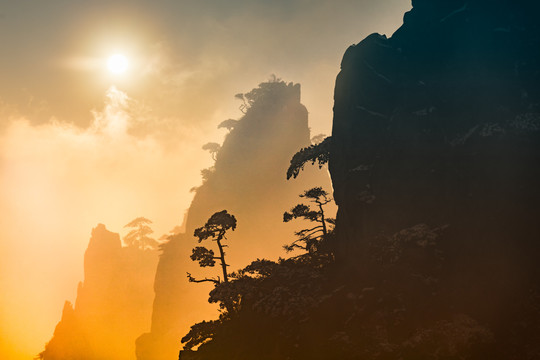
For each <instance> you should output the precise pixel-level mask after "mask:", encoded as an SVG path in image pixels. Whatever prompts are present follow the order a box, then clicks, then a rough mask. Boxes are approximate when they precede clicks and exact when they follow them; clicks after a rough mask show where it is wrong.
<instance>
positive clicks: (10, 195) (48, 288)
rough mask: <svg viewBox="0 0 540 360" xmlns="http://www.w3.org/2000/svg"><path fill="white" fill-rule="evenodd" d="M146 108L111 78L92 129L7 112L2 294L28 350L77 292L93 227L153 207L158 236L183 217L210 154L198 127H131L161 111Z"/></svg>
mask: <svg viewBox="0 0 540 360" xmlns="http://www.w3.org/2000/svg"><path fill="white" fill-rule="evenodd" d="M138 109H139V105H138V103H137V101H135V100H134V99H132V98H130V97H129V96H127V94H125V93H123V92H122V91H120V90H118V89H116V88H111V89H109V90H108V92H107V94H106V103H105V104H104V106H103V108H102V109H100V110H99V111H94V112H93V122H92V124H91V125H90V126H89V127H87V128H84V129H83V128H81V127H78V126H76V125H73V124H70V123H67V122H59V121H57V120H54V119H53V120H51V121H49V122H47V123H45V124H41V125H33V124H32V123H31V122H30V121H29V120H28V119H25V118H20V117H18V116H16V115H14V116H11V117H10V119H9V120H6V118H4V120H5V121H6V122H7V123H8V124H7V125H6V126H5V127H4V128H3V130H2V131H1V132H0V167H1V170H2V171H1V172H0V198H1V199H2V201H1V202H0V213H2V225H1V226H0V239H2V241H1V242H0V243H1V246H0V250H1V252H0V264H1V265H0V266H1V267H0V288H1V289H2V293H4V294H10V296H9V298H6V297H2V298H0V308H2V309H3V312H2V313H0V317H1V319H0V322H1V323H2V324H3V328H1V329H0V332H1V334H0V338H4V339H7V340H5V341H6V342H9V341H10V339H11V340H12V342H13V343H16V344H18V345H17V346H19V347H22V350H21V351H23V352H25V353H31V354H36V353H37V352H39V351H40V348H39V347H41V346H42V345H43V344H44V343H45V341H47V340H48V339H49V338H50V336H51V335H52V330H53V329H54V326H55V324H56V322H57V321H58V319H59V318H60V311H61V307H62V304H63V302H64V300H66V299H69V300H72V301H73V300H74V296H75V289H76V286H77V282H78V281H80V280H82V264H83V254H84V250H85V248H86V246H87V243H88V239H89V235H90V230H91V229H92V227H94V226H95V225H96V224H97V223H100V222H101V223H104V224H106V225H107V227H108V228H109V229H111V230H112V231H117V232H122V231H123V230H124V229H123V225H125V224H126V223H128V222H129V221H131V220H132V219H133V218H135V217H137V216H145V217H148V218H150V219H151V220H152V221H153V222H154V225H155V226H154V230H155V231H156V233H157V236H159V235H160V234H164V233H167V232H168V231H169V230H170V229H171V228H173V227H174V226H176V225H179V224H181V223H182V218H183V216H184V211H185V209H186V208H187V207H188V206H189V203H190V201H191V197H192V194H191V193H189V189H190V188H191V187H193V186H194V185H197V184H199V183H200V175H199V169H200V168H201V167H205V166H208V165H209V163H210V161H211V160H210V158H209V156H208V155H207V154H206V153H204V152H203V151H202V150H201V149H200V146H201V141H200V140H199V139H197V138H196V137H194V136H193V134H186V135H185V136H182V137H181V140H179V141H177V142H176V143H174V144H173V143H171V142H166V143H165V142H163V141H161V140H160V137H159V136H158V135H159V134H158V133H155V134H152V133H149V134H146V135H145V136H139V135H137V134H132V133H131V132H130V131H131V130H130V129H132V128H133V127H136V126H137V124H138V123H140V122H144V121H145V119H146V120H148V121H158V120H152V118H151V117H149V116H148V114H147V113H144V112H143V113H140V112H139V111H138ZM178 129H180V127H178ZM178 131H179V132H181V130H178ZM186 131H187V130H186ZM154 135H156V136H154ZM207 163H208V164H207ZM37 298H39V301H36V299H37ZM36 344H38V345H39V347H37V348H36V346H37V345H36ZM6 346H7V345H6ZM10 346H14V345H10ZM0 354H2V349H0Z"/></svg>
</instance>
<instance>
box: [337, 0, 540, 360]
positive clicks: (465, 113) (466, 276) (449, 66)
mask: <svg viewBox="0 0 540 360" xmlns="http://www.w3.org/2000/svg"><path fill="white" fill-rule="evenodd" d="M538 10H539V6H538V5H537V3H536V2H533V1H504V0H498V1H482V0H476V1H474V0H470V1H466V0H431V1H427V0H425V1H420V0H413V9H412V10H411V11H410V12H408V13H406V14H405V17H404V24H403V26H402V27H400V28H399V29H398V30H397V31H396V32H395V33H394V34H393V36H392V37H390V38H387V37H386V36H383V35H379V34H373V35H370V36H368V37H367V38H366V39H365V40H363V41H362V42H360V43H359V44H357V45H354V46H351V47H350V48H349V49H348V50H347V51H346V53H345V55H344V57H343V61H342V64H341V72H340V74H339V75H338V78H337V81H336V88H335V107H334V123H333V133H332V140H333V143H332V146H333V147H332V150H331V153H330V163H329V164H330V171H331V176H332V182H333V186H334V190H335V200H336V202H337V204H338V206H339V210H338V217H337V227H336V233H337V236H338V240H339V251H338V255H339V256H338V258H339V259H341V260H342V261H343V262H346V263H347V264H348V269H349V271H353V272H356V273H358V274H362V275H359V276H361V278H362V279H364V280H365V281H366V283H367V284H369V286H374V287H377V288H379V289H380V288H386V291H387V294H392V293H393V294H394V296H393V297H394V298H401V300H398V299H394V301H396V303H400V301H401V303H409V305H410V306H409V307H408V309H405V308H403V309H401V310H400V307H396V309H397V310H396V311H404V314H407V312H408V314H409V315H408V316H410V319H412V318H413V317H416V320H414V321H413V320H408V321H405V322H403V321H401V325H400V326H401V327H402V329H401V330H399V331H397V333H399V334H400V335H399V336H398V335H396V337H395V338H393V339H392V340H390V339H389V338H388V337H386V338H385V341H386V342H388V344H389V347H388V351H389V353H391V351H390V350H391V349H390V344H392V345H395V346H396V349H394V350H393V351H397V348H399V346H398V345H396V343H395V342H397V341H400V342H401V343H400V344H403V343H404V342H405V341H409V345H411V343H413V342H414V341H415V340H414V339H409V340H404V339H405V337H401V338H400V336H405V335H404V334H403V329H407V331H409V332H410V333H411V334H413V333H414V332H415V331H417V333H418V334H423V335H418V336H419V337H418V338H417V339H416V340H418V341H420V340H421V339H420V337H422V336H423V337H424V340H425V339H427V338H429V337H432V340H430V341H432V342H433V344H432V347H433V349H431V350H429V349H430V348H429V347H428V346H427V345H426V344H425V343H424V344H423V345H422V346H421V347H419V348H418V349H417V351H418V352H417V353H416V355H415V356H424V357H422V358H432V357H429V351H439V353H440V355H441V356H443V355H442V354H447V355H446V356H450V357H448V358H488V357H489V358H497V359H499V358H500V359H510V358H523V359H524V358H531V359H532V358H537V357H540V352H539V351H540V350H539V347H538V344H539V343H540V342H539V340H540V328H539V324H540V321H539V319H540V318H539V316H540V314H539V311H538V309H539V294H540V292H539V290H540V289H539V288H538V284H539V283H540V271H539V267H538V265H537V264H538V261H539V259H540V245H539V242H538V239H540V222H538V220H537V217H538V214H540V190H539V187H538V184H539V183H540V167H539V166H538V164H539V160H540V51H539V49H540V28H539V26H538V20H537V16H538V13H539V11H538ZM419 234H421V235H419ZM404 244H407V245H406V246H407V247H408V250H407V251H408V252H407V254H408V255H407V256H408V258H407V260H406V261H405V263H403V266H405V267H406V269H408V270H404V269H403V268H401V269H402V270H404V271H401V272H400V273H399V274H398V273H396V272H393V273H392V272H387V270H388V268H389V267H391V266H392V265H391V264H392V261H393V260H392V259H394V260H396V259H397V258H399V259H401V256H402V255H403V254H404V253H403V251H405V250H403V249H400V246H402V245H403V246H405V245H404ZM396 249H400V250H399V254H398V253H396ZM429 249H431V250H429ZM383 250H387V251H386V254H387V255H388V254H389V252H390V253H392V251H393V255H392V256H389V257H384V256H382V255H381V252H384V251H383ZM388 251H389V252H388ZM375 257H377V258H379V260H380V259H384V261H383V262H382V263H381V264H380V265H374V264H375V263H374V260H373V259H374V258H375ZM396 261H397V260H396ZM407 273H409V276H407V275H405V274H407ZM370 274H371V275H370ZM388 276H393V277H395V278H394V279H388V278H386V277H388ZM415 276H416V278H417V280H414V277H415ZM397 279H399V281H397ZM422 282H423V283H424V285H422ZM391 284H393V285H391ZM405 284H406V285H405ZM425 284H430V285H429V286H425ZM422 288H423V289H424V290H422V291H425V293H424V292H421V291H420V289H422ZM407 294H408V295H407ZM421 294H422V295H421ZM407 298H408V299H409V300H405V299H407ZM412 299H414V302H416V304H421V306H420V307H419V308H416V310H414V308H415V306H413V305H412V303H413V301H412ZM382 309H383V308H381V310H382ZM386 310H389V309H386ZM412 315H414V316H412ZM401 318H402V320H403V316H402V317H401ZM405 318H406V316H405ZM460 318H461V319H467V320H466V321H465V320H463V321H461V320H459V321H458V320H456V319H460ZM394 320H395V321H397V322H399V321H398V319H397V318H396V319H394ZM386 321H389V320H388V319H386V320H384V321H382V322H381V324H379V325H380V326H383V327H388V328H387V331H390V330H392V329H393V330H396V328H393V327H392V326H390V325H389V324H388V323H387V322H386ZM456 321H457V323H461V324H462V325H463V324H465V323H468V324H469V325H467V326H465V325H464V327H460V326H461V325H459V326H458V325H456V324H457V323H456ZM443 324H454V325H451V326H450V325H449V326H448V327H447V328H446V330H444V329H443V328H445V326H446V325H443ZM453 327H454V330H450V329H451V328H453ZM415 328H416V330H415ZM472 328H476V330H477V331H476V332H475V331H473V330H472ZM420 329H423V330H420ZM437 329H438V330H437ZM459 329H461V330H459ZM466 329H468V330H466ZM452 331H453V332H454V334H452ZM405 333H406V331H405ZM458 333H462V334H461V335H458ZM465 333H468V335H467V336H469V338H468V339H466V340H465V338H466V337H467V336H464V335H463V334H465ZM482 334H483V335H482ZM458 336H464V337H463V338H462V339H461V340H463V341H461V344H462V345H463V344H465V343H467V344H468V345H467V346H468V347H467V346H465V345H463V347H462V348H459V346H458V345H455V344H456V343H459V340H457V337H458ZM398 339H400V340H398ZM420 342H422V341H420ZM449 343H453V344H454V345H455V349H454V350H455V351H454V353H453V355H452V351H451V350H449V349H448V348H449V347H451V346H449V345H448V344H449ZM481 343H483V344H484V345H485V344H489V345H488V346H486V347H483V348H482V346H480V345H479V344H481ZM447 345H448V346H447ZM400 346H401V345H400ZM445 346H446V349H445ZM458 348H459V349H460V350H458ZM465 348H466V349H465ZM479 348H482V349H483V350H481V351H480V350H478V349H479ZM488 348H489V350H487V349H488ZM437 349H438V350H437ZM402 351H404V350H403V348H402ZM475 351H480V352H477V353H475ZM401 354H402V355H403V354H404V353H403V352H401ZM475 354H476V355H475ZM426 356H427V357H426ZM452 356H454V357H452ZM460 356H461V357H460ZM417 358H418V357H417Z"/></svg>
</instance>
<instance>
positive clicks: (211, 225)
mask: <svg viewBox="0 0 540 360" xmlns="http://www.w3.org/2000/svg"><path fill="white" fill-rule="evenodd" d="M229 229H232V230H233V231H234V230H235V229H236V218H235V217H234V215H231V214H229V213H228V212H227V210H223V211H220V212H217V213H215V214H214V215H212V216H211V217H210V218H209V219H208V221H207V222H206V224H205V225H204V226H203V227H200V228H197V229H195V232H194V234H193V235H194V236H196V237H198V238H199V240H198V241H199V243H201V242H202V241H203V240H207V239H211V240H212V241H215V242H216V243H217V246H218V250H219V256H215V253H214V250H210V249H207V248H205V247H204V246H197V247H195V248H194V249H193V250H192V254H191V256H190V258H191V260H193V261H198V262H199V265H200V266H201V267H213V266H215V264H216V260H219V261H220V265H221V270H222V273H223V281H224V282H229V276H228V273H227V266H229V265H227V263H226V262H225V250H224V248H225V247H227V245H224V244H223V243H222V241H223V240H226V239H227V238H226V236H225V234H226V232H227V230H229ZM187 276H188V279H189V281H190V282H196V283H200V282H213V283H215V284H219V283H221V279H220V278H219V276H218V277H217V279H216V278H204V279H201V280H197V279H195V278H194V277H193V276H191V274H190V273H187Z"/></svg>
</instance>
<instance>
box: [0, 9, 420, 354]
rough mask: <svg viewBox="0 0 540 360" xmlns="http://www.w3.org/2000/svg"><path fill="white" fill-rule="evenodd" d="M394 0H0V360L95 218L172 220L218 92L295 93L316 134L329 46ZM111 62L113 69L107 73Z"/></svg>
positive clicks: (27, 332) (63, 283)
mask: <svg viewBox="0 0 540 360" xmlns="http://www.w3.org/2000/svg"><path fill="white" fill-rule="evenodd" d="M409 8H410V1H409V0H387V1H377V0H357V1H352V0H334V1H329V0H326V1H324V0H287V1H285V0H229V1H224V0H153V1H142V0H129V1H127V0H126V1H111V0H107V1H105V0H92V1H84V0H47V1H43V0H16V1H15V0H0V45H1V47H2V48H1V55H0V213H1V214H2V216H1V217H0V358H1V359H14V360H15V359H31V358H32V356H33V355H35V354H37V353H38V352H39V351H41V350H42V348H43V345H44V343H45V342H46V341H47V340H48V339H49V338H50V337H51V335H52V332H53V330H54V326H55V324H56V322H57V321H58V320H59V319H60V313H61V309H62V306H63V301H64V300H66V299H68V300H72V301H73V300H74V297H75V290H76V287H77V282H78V281H79V280H82V264H83V263H82V259H83V254H84V250H85V248H86V245H87V243H88V239H89V236H90V231H91V229H92V227H94V226H95V225H97V223H99V222H102V223H104V224H105V225H106V226H107V227H108V228H109V229H110V230H112V231H115V232H123V229H122V226H123V225H124V224H126V223H128V222H129V221H130V220H132V219H133V218H135V217H137V216H145V217H148V218H150V219H151V220H153V221H154V223H155V224H154V229H155V230H156V232H157V233H158V235H160V234H162V233H164V232H167V231H168V230H170V229H171V228H172V227H174V226H175V225H178V224H179V223H181V221H182V216H183V213H184V211H185V209H186V208H187V207H188V206H189V202H190V201H191V194H190V193H189V189H190V188H191V187H193V186H196V185H198V184H199V183H200V176H199V171H200V169H202V168H204V167H207V166H209V165H211V158H210V156H209V155H208V154H206V153H204V152H203V151H202V150H201V149H200V147H201V145H202V144H204V143H206V142H208V141H218V142H220V141H221V139H222V137H223V135H224V131H218V130H217V129H216V125H217V124H218V123H219V122H220V121H222V120H224V119H227V118H238V117H239V116H240V115H241V113H240V111H238V105H239V104H238V103H237V102H236V101H235V99H234V94H236V93H238V92H247V91H249V90H250V89H251V88H253V87H255V86H256V85H257V84H258V83H260V82H262V81H265V80H267V79H268V78H269V77H270V75H271V74H276V75H277V76H278V77H281V78H283V79H284V80H285V81H293V82H299V83H301V84H302V102H303V103H304V104H305V105H306V106H307V108H308V110H309V112H310V126H311V127H312V130H313V134H317V133H320V132H324V133H327V134H328V133H329V132H330V129H331V119H332V95H333V86H334V80H335V76H336V75H337V73H338V71H339V63H340V60H341V56H342V55H343V52H344V51H345V49H346V48H347V47H348V46H349V45H351V44H353V43H357V42H359V41H360V40H362V39H363V38H364V37H365V36H366V35H368V34H369V33H372V32H380V33H385V34H388V35H391V33H392V32H393V31H394V30H395V29H396V28H397V27H398V26H399V25H400V24H401V21H402V17H403V13H404V12H405V11H407V10H408V9H409ZM114 53H122V54H124V55H125V56H126V57H127V59H128V61H129V67H128V70H127V71H126V72H125V73H124V74H122V75H113V74H111V73H110V72H108V70H107V68H106V62H107V59H108V57H109V56H110V55H112V54H114Z"/></svg>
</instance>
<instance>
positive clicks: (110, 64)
mask: <svg viewBox="0 0 540 360" xmlns="http://www.w3.org/2000/svg"><path fill="white" fill-rule="evenodd" d="M107 68H108V69H109V71H110V72H111V73H113V74H122V73H124V72H125V71H126V70H127V68H128V60H127V58H126V57H125V56H124V55H121V54H115V55H113V56H111V57H110V58H109V60H108V61H107Z"/></svg>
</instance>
